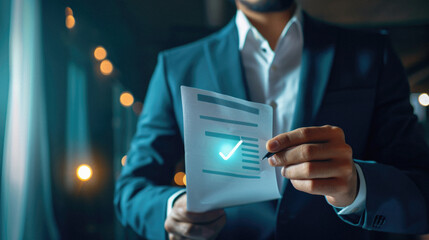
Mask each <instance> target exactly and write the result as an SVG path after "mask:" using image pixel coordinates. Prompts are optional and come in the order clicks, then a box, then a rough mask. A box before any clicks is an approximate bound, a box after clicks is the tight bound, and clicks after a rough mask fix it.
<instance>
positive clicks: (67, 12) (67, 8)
mask: <svg viewBox="0 0 429 240" xmlns="http://www.w3.org/2000/svg"><path fill="white" fill-rule="evenodd" d="M65 12H66V17H67V16H70V15H71V16H73V10H72V9H71V8H70V7H66V10H65Z"/></svg>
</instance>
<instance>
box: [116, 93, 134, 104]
mask: <svg viewBox="0 0 429 240" xmlns="http://www.w3.org/2000/svg"><path fill="white" fill-rule="evenodd" d="M119 102H121V104H122V106H124V107H129V106H131V105H133V103H134V97H133V95H132V94H131V93H130V92H123V93H122V94H121V96H120V97H119Z"/></svg>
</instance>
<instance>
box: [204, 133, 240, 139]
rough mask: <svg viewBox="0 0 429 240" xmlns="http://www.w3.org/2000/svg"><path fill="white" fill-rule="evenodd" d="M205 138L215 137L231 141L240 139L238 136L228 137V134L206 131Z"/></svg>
mask: <svg viewBox="0 0 429 240" xmlns="http://www.w3.org/2000/svg"><path fill="white" fill-rule="evenodd" d="M206 136H207V137H216V138H223V139H231V140H237V141H240V137H239V136H235V135H229V134H225V133H217V132H209V131H206Z"/></svg>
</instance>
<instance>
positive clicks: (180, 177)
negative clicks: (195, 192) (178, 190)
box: [174, 172, 185, 186]
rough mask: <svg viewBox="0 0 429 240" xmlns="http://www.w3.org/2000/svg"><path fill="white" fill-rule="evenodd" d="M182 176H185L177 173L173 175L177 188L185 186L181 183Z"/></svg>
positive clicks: (182, 173)
mask: <svg viewBox="0 0 429 240" xmlns="http://www.w3.org/2000/svg"><path fill="white" fill-rule="evenodd" d="M184 176H185V173H184V172H177V173H176V174H175V175H174V182H175V183H176V184H177V185H179V186H183V185H185V184H184V182H183V179H184Z"/></svg>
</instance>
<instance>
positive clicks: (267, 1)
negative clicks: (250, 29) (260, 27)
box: [239, 0, 295, 12]
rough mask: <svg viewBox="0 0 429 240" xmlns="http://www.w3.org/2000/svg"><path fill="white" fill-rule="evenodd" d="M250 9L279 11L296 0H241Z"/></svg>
mask: <svg viewBox="0 0 429 240" xmlns="http://www.w3.org/2000/svg"><path fill="white" fill-rule="evenodd" d="M239 1H240V3H241V4H243V5H244V6H246V7H247V8H248V9H249V10H252V11H255V12H279V11H284V10H286V9H288V8H289V7H290V6H292V4H293V3H294V2H295V1H294V0H239Z"/></svg>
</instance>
